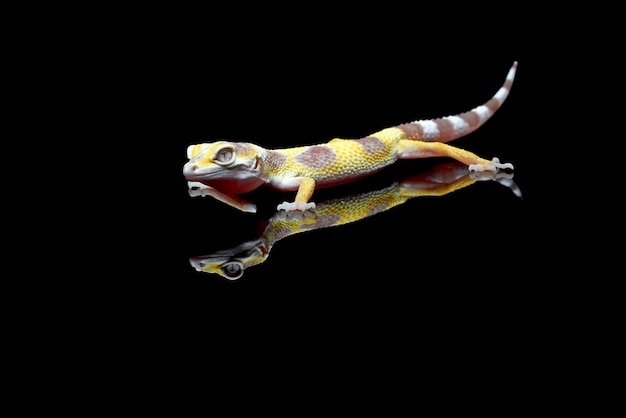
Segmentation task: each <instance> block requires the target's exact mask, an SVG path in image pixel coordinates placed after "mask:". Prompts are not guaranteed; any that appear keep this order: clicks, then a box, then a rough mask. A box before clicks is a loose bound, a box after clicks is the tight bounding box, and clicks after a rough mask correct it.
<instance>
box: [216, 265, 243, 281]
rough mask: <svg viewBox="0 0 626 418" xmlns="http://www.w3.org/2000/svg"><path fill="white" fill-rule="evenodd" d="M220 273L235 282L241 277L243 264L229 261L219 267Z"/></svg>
mask: <svg viewBox="0 0 626 418" xmlns="http://www.w3.org/2000/svg"><path fill="white" fill-rule="evenodd" d="M221 269H222V273H224V275H225V276H226V278H227V279H230V280H235V279H238V278H240V277H241V276H242V275H243V263H242V262H240V261H231V262H228V263H224V264H222V266H221Z"/></svg>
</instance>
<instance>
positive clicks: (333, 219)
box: [300, 214, 341, 229]
mask: <svg viewBox="0 0 626 418" xmlns="http://www.w3.org/2000/svg"><path fill="white" fill-rule="evenodd" d="M340 220H341V216H339V215H337V214H331V215H324V216H318V217H317V219H316V220H315V222H314V223H312V224H302V225H300V229H317V228H327V227H329V226H333V225H337V223H339V221H340Z"/></svg>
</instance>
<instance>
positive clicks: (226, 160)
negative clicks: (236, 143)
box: [213, 147, 235, 165]
mask: <svg viewBox="0 0 626 418" xmlns="http://www.w3.org/2000/svg"><path fill="white" fill-rule="evenodd" d="M213 160H214V161H215V162H216V163H217V164H220V165H228V164H232V163H233V162H234V161H235V150H234V149H233V148H232V147H225V148H222V149H220V150H219V151H217V154H215V158H214V159H213Z"/></svg>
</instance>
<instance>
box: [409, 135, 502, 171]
mask: <svg viewBox="0 0 626 418" xmlns="http://www.w3.org/2000/svg"><path fill="white" fill-rule="evenodd" d="M398 151H399V152H398V158H399V159H408V158H426V157H450V158H454V159H455V160H457V161H460V162H462V163H463V164H465V165H467V167H468V169H469V170H470V171H479V172H480V171H491V172H496V173H497V172H499V171H500V170H506V169H510V170H513V169H514V168H513V164H511V163H501V162H500V160H499V159H498V158H493V159H492V160H491V161H489V160H487V159H485V158H482V157H479V156H478V155H476V154H474V153H473V152H470V151H466V150H464V149H461V148H457V147H454V146H452V145H448V144H444V143H442V142H424V141H415V140H403V141H400V142H399V143H398Z"/></svg>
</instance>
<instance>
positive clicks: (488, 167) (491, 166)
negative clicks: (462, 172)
mask: <svg viewBox="0 0 626 418" xmlns="http://www.w3.org/2000/svg"><path fill="white" fill-rule="evenodd" d="M468 168H469V171H493V172H494V173H497V172H498V171H500V170H505V169H507V168H508V169H511V170H513V164H511V163H501V162H500V160H499V159H498V158H496V157H494V158H493V160H491V162H490V163H488V164H470V165H469V167H468Z"/></svg>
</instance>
